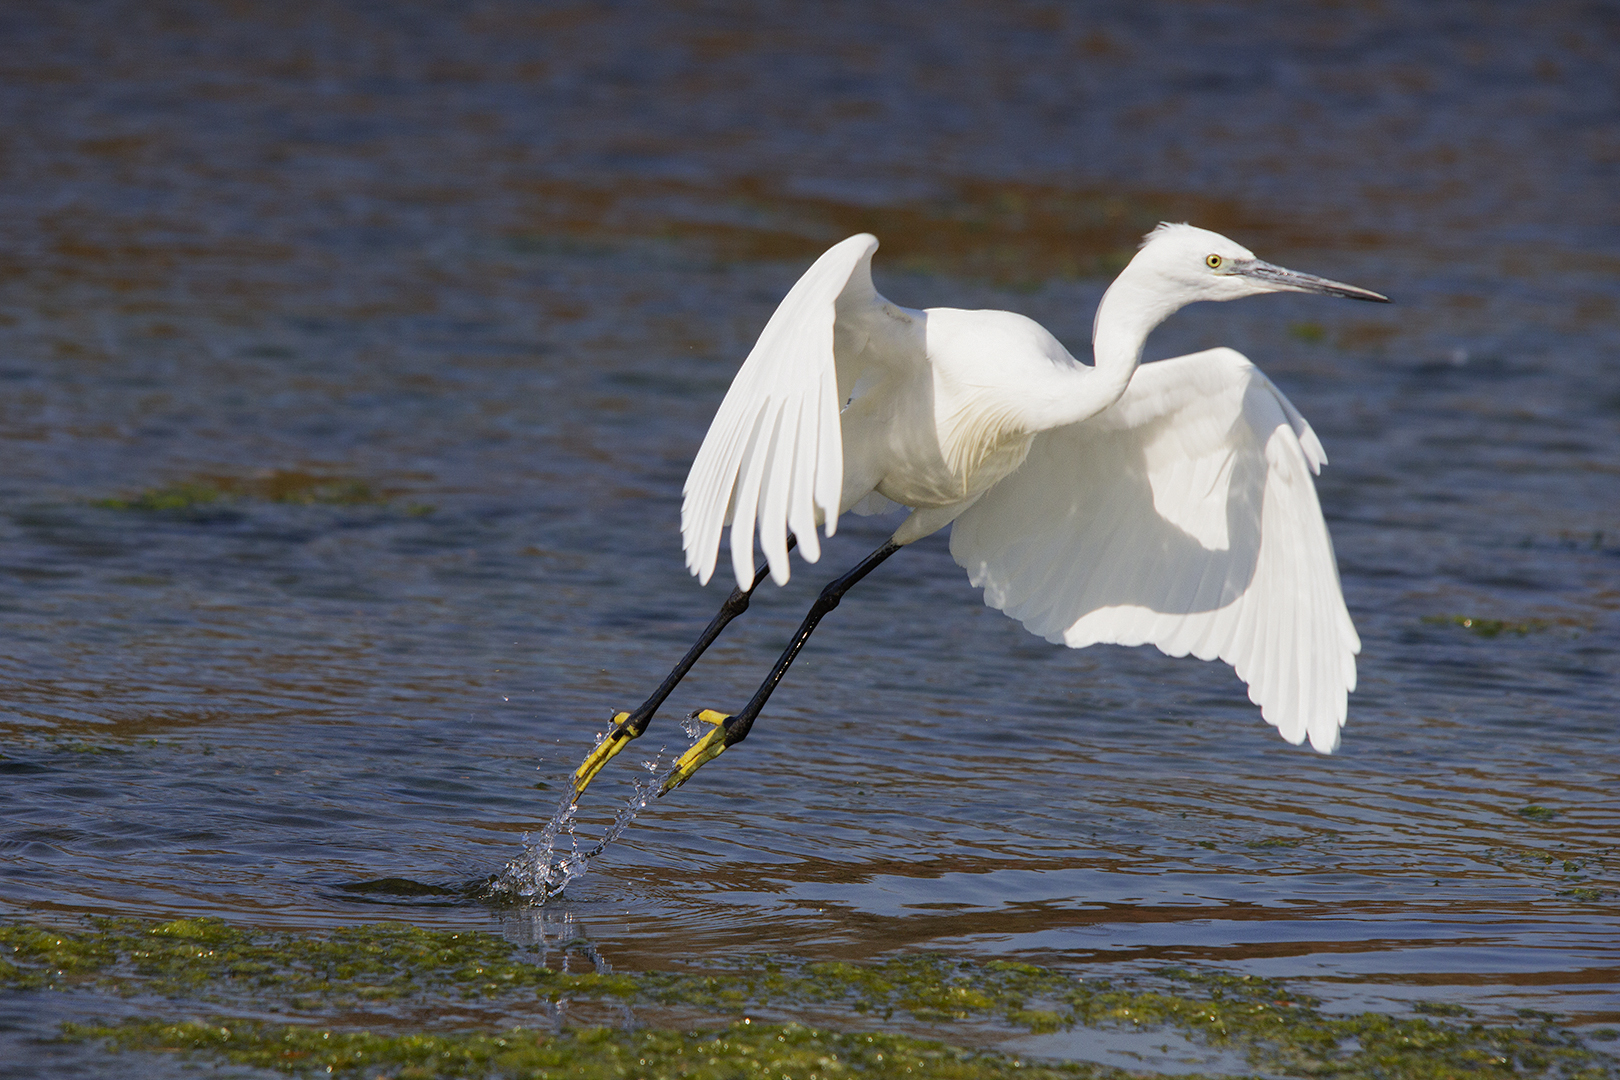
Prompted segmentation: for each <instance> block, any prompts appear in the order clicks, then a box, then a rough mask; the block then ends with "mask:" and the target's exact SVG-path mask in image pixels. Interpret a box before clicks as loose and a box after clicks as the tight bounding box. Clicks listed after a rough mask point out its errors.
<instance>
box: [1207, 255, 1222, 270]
mask: <svg viewBox="0 0 1620 1080" xmlns="http://www.w3.org/2000/svg"><path fill="white" fill-rule="evenodd" d="M1221 261H1222V260H1221V257H1220V256H1219V255H1205V256H1204V265H1205V266H1207V267H1209V268H1210V269H1211V270H1219V269H1220V268H1221Z"/></svg>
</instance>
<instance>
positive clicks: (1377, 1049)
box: [0, 919, 1620, 1080]
mask: <svg viewBox="0 0 1620 1080" xmlns="http://www.w3.org/2000/svg"><path fill="white" fill-rule="evenodd" d="M0 985H3V986H5V987H7V988H10V989H13V990H18V991H24V992H37V993H49V992H51V991H57V990H70V989H72V990H79V991H89V992H100V993H104V994H107V995H109V1005H110V1004H111V1002H112V1000H113V999H114V998H116V1000H117V1001H118V1002H119V1003H120V1007H119V1009H118V1011H119V1012H122V1013H124V1014H126V1019H124V1020H121V1021H119V1022H116V1023H66V1024H64V1025H62V1030H61V1037H63V1038H66V1039H73V1040H81V1041H91V1042H96V1041H99V1042H101V1043H102V1044H104V1045H106V1046H108V1047H111V1048H115V1049H119V1050H137V1051H138V1050H148V1051H171V1052H172V1051H176V1050H178V1051H185V1052H189V1053H191V1054H193V1055H197V1056H199V1057H201V1058H202V1059H205V1060H206V1059H213V1060H216V1061H229V1062H233V1063H236V1064H242V1065H252V1066H260V1067H269V1068H274V1069H278V1070H281V1071H284V1072H287V1073H292V1074H314V1073H321V1074H333V1075H345V1076H355V1077H366V1078H368V1080H369V1078H372V1077H376V1076H389V1077H412V1076H415V1077H438V1076H445V1077H561V1076H570V1077H657V1076H668V1077H690V1078H701V1077H716V1078H718V1077H742V1076H771V1077H838V1076H863V1077H888V1076H895V1077H901V1076H910V1077H924V1076H927V1077H963V1078H968V1077H974V1078H977V1077H998V1076H1011V1075H1015V1074H1016V1075H1018V1076H1022V1077H1045V1076H1053V1077H1057V1076H1065V1077H1101V1076H1110V1077H1114V1076H1128V1075H1133V1076H1141V1075H1149V1074H1144V1073H1126V1072H1123V1071H1121V1070H1118V1069H1114V1068H1111V1067H1108V1066H1105V1065H1099V1064H1092V1063H1085V1062H1069V1063H1061V1062H1038V1061H1031V1060H1028V1059H1026V1058H1021V1057H1017V1056H1013V1055H1009V1054H1005V1053H997V1052H993V1051H987V1050H981V1049H975V1048H973V1047H972V1046H966V1045H953V1043H969V1044H975V1045H977V1046H985V1045H993V1044H994V1043H995V1042H996V1041H998V1039H1010V1038H1013V1037H1015V1036H1018V1035H1020V1034H1028V1033H1030V1032H1053V1031H1059V1030H1063V1029H1069V1028H1076V1027H1086V1028H1092V1029H1097V1030H1099V1031H1104V1030H1144V1029H1145V1030H1156V1031H1165V1032H1174V1033H1176V1034H1178V1035H1180V1036H1181V1037H1183V1038H1185V1039H1186V1040H1188V1041H1189V1042H1190V1043H1192V1044H1196V1045H1199V1046H1204V1047H1209V1048H1213V1049H1225V1050H1228V1051H1231V1052H1233V1053H1235V1054H1236V1058H1235V1060H1239V1061H1242V1062H1245V1063H1246V1067H1247V1068H1248V1069H1251V1070H1254V1071H1255V1072H1257V1073H1264V1074H1267V1075H1272V1076H1313V1077H1346V1078H1348V1077H1381V1078H1405V1077H1410V1078H1414V1080H1415V1078H1427V1077H1434V1078H1439V1077H1457V1076H1469V1077H1482V1078H1494V1077H1522V1076H1549V1077H1569V1078H1588V1077H1590V1078H1599V1077H1611V1078H1612V1077H1616V1076H1620V1070H1617V1068H1616V1063H1615V1061H1614V1060H1613V1059H1612V1058H1610V1057H1608V1056H1606V1055H1603V1054H1599V1053H1595V1052H1593V1051H1592V1050H1591V1049H1590V1048H1588V1047H1586V1046H1584V1045H1583V1044H1582V1042H1581V1041H1580V1040H1579V1039H1578V1038H1577V1037H1576V1036H1575V1035H1573V1034H1572V1033H1570V1032H1568V1031H1565V1030H1563V1029H1561V1028H1559V1027H1558V1026H1556V1025H1555V1024H1553V1023H1551V1022H1549V1021H1548V1020H1546V1019H1542V1018H1537V1019H1531V1020H1527V1021H1525V1022H1522V1023H1496V1024H1488V1023H1480V1022H1476V1021H1474V1020H1472V1019H1470V1018H1467V1017H1466V1016H1461V1015H1458V1016H1447V1017H1437V1016H1411V1017H1396V1016H1389V1015H1385V1014H1381V1013H1363V1014H1360V1015H1354V1016H1333V1015H1328V1014H1324V1013H1322V1012H1321V1011H1319V1009H1318V1008H1317V1004H1316V1003H1315V1002H1314V1001H1312V1000H1310V999H1308V998H1304V997H1301V996H1299V995H1296V994H1294V993H1292V992H1291V991H1290V990H1289V988H1288V987H1287V985H1286V984H1283V983H1279V982H1275V981H1270V980H1264V979H1258V978H1252V977H1246V976H1235V975H1227V974H1220V973H1209V972H1188V971H1181V970H1170V971H1164V972H1160V973H1158V974H1157V975H1156V976H1154V978H1153V979H1151V980H1144V981H1143V982H1142V983H1141V984H1140V985H1120V984H1119V983H1117V982H1116V983H1113V984H1109V983H1104V982H1098V981H1091V980H1085V979H1081V978H1077V977H1074V976H1072V975H1068V974H1064V973H1061V972H1058V971H1054V970H1051V969H1047V968H1040V967H1035V966H1032V965H1026V964H1011V963H975V962H969V961H963V960H953V959H949V958H944V957H940V956H933V955H921V956H918V955H912V956H902V957H896V958H893V959H889V960H885V961H882V962H879V963H875V964H869V965H855V964H843V963H819V964H818V963H798V962H786V961H779V960H769V959H767V960H760V961H758V962H755V963H752V964H749V965H745V966H733V967H729V968H727V969H725V970H721V971H705V972H691V973H684V972H647V973H640V974H627V973H607V972H600V971H591V972H586V973H578V972H568V971H561V970H555V969H552V968H549V967H546V966H544V965H542V964H538V963H534V962H532V961H531V960H529V959H525V956H524V954H523V951H522V950H520V949H519V948H518V947H516V946H514V945H512V944H510V943H508V942H506V941H504V940H503V939H501V938H498V937H495V936H493V935H488V934H481V933H463V934H453V933H445V932H432V931H425V930H420V929H416V928H413V927H410V926H405V925H400V924H377V925H371V926H362V927H356V928H353V929H349V930H342V931H338V932H336V933H333V934H330V935H324V936H323V935H306V934H293V933H264V932H257V931H251V930H244V929H239V928H235V927H231V926H228V925H226V924H224V923H222V922H218V921H216V920H209V919H186V920H179V921H175V922H168V923H157V924H152V923H140V922H135V921H131V920H107V921H97V922H95V923H93V924H92V925H91V926H90V927H87V928H85V929H82V930H75V931H64V930H60V929H55V928H48V927H41V926H29V925H16V924H14V925H9V926H4V927H0ZM131 1004H133V1005H134V1006H135V1010H136V1011H137V1012H141V1013H145V1014H146V1015H139V1016H135V1017H133V1018H127V1014H128V1013H129V1011H130V1006H131ZM592 1009H595V1010H597V1012H596V1014H595V1015H596V1016H597V1017H607V1018H609V1019H610V1020H612V1022H610V1023H606V1024H604V1023H601V1022H600V1020H598V1021H597V1022H593V1023H590V1024H584V1025H581V1024H578V1023H577V1022H576V1021H577V1018H578V1017H580V1016H581V1015H590V1014H591V1010H592ZM200 1012H201V1013H204V1014H206V1015H207V1017H208V1018H207V1019H206V1020H201V1019H198V1015H199V1013H200ZM638 1012H639V1015H638ZM271 1013H273V1014H279V1015H278V1017H277V1019H275V1020H274V1021H271V1020H268V1019H266V1018H265V1017H266V1014H271ZM513 1017H527V1018H528V1019H530V1020H531V1021H534V1020H536V1019H538V1020H539V1023H538V1025H531V1026H517V1027H514V1026H512V1024H511V1020H512V1018H513ZM615 1017H616V1018H617V1019H614V1018H615ZM807 1018H814V1023H813V1026H812V1025H809V1024H806V1023H804V1022H802V1021H803V1020H804V1019H807ZM879 1027H881V1028H883V1030H874V1029H876V1028H879ZM923 1031H925V1032H926V1033H927V1034H928V1035H929V1036H931V1037H927V1038H925V1037H922V1036H921V1035H920V1034H918V1032H923ZM1183 1075H1185V1074H1183Z"/></svg>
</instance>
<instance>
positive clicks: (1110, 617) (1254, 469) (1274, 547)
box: [951, 349, 1361, 753]
mask: <svg viewBox="0 0 1620 1080" xmlns="http://www.w3.org/2000/svg"><path fill="white" fill-rule="evenodd" d="M1325 460H1326V458H1325V456H1324V454H1323V452H1322V447H1321V443H1320V442H1318V441H1317V438H1316V435H1315V433H1313V432H1312V431H1311V429H1310V426H1309V425H1308V424H1306V422H1305V420H1304V418H1303V417H1301V416H1300V415H1299V413H1298V411H1297V410H1295V409H1294V407H1293V405H1292V404H1290V403H1289V401H1288V399H1287V398H1285V397H1284V396H1283V394H1282V392H1281V391H1279V390H1278V389H1277V388H1276V387H1275V386H1274V385H1273V384H1272V383H1271V380H1269V379H1267V378H1266V377H1265V375H1263V374H1262V373H1261V372H1260V371H1259V370H1258V369H1257V368H1255V367H1254V365H1253V364H1251V363H1249V361H1248V360H1247V359H1245V358H1244V357H1243V356H1242V355H1241V354H1239V353H1237V352H1235V351H1233V350H1231V349H1211V350H1208V351H1206V352H1202V353H1196V354H1193V355H1191V356H1183V357H1178V358H1176V359H1173V360H1165V361H1160V362H1157V363H1152V364H1144V365H1143V366H1141V367H1140V368H1138V369H1137V371H1136V372H1135V374H1134V376H1133V377H1132V380H1131V383H1130V385H1129V386H1128V387H1127V389H1126V391H1125V393H1124V395H1123V396H1121V398H1120V399H1119V401H1118V402H1116V403H1115V404H1114V405H1112V406H1110V407H1109V408H1108V409H1105V410H1104V411H1103V412H1101V413H1099V414H1098V415H1097V416H1095V417H1093V418H1092V419H1090V420H1087V421H1085V422H1083V423H1080V424H1074V425H1070V426H1067V427H1062V428H1057V429H1054V430H1051V431H1047V432H1043V433H1041V434H1040V435H1038V436H1037V437H1036V439H1035V442H1034V444H1033V445H1032V446H1031V448H1030V452H1029V456H1028V458H1027V459H1026V460H1025V461H1024V463H1023V465H1022V466H1020V467H1019V469H1018V471H1017V472H1015V473H1013V474H1012V475H1011V476H1009V477H1008V478H1007V479H1005V480H1003V481H1001V483H999V484H997V485H996V486H995V487H993V488H992V489H991V490H990V491H989V492H987V493H986V494H985V495H984V497H983V498H982V499H980V500H979V502H978V503H977V504H976V505H974V506H973V507H972V508H971V509H969V510H968V511H967V512H966V513H964V514H963V515H962V516H961V517H960V518H959V519H957V521H956V523H955V525H954V527H953V531H952V534H951V554H952V555H953V556H954V557H955V558H956V561H957V562H958V563H959V564H960V565H961V566H963V567H964V568H965V569H966V570H967V571H968V577H969V580H970V581H972V583H973V584H974V585H975V586H977V587H980V588H982V589H984V597H985V603H986V604H988V605H989V606H991V607H994V608H998V609H1000V610H1002V611H1004V612H1006V613H1007V614H1008V615H1010V616H1012V617H1013V618H1015V619H1017V620H1018V621H1020V622H1022V623H1023V624H1024V625H1025V626H1026V627H1027V628H1028V629H1029V630H1031V631H1033V632H1034V633H1037V634H1040V635H1041V636H1043V637H1045V638H1047V639H1048V640H1049V641H1053V642H1062V643H1064V644H1067V645H1069V646H1071V647H1074V648H1081V647H1083V646H1086V645H1091V644H1095V643H1098V642H1111V643H1116V644H1121V645H1141V644H1147V643H1152V644H1154V645H1156V646H1158V648H1159V649H1160V650H1162V651H1163V652H1165V653H1167V654H1169V655H1171V656H1185V655H1187V654H1188V653H1191V654H1192V655H1194V656H1197V657H1198V658H1200V659H1203V660H1210V659H1214V658H1216V657H1219V658H1220V659H1222V660H1225V661H1226V662H1227V663H1229V664H1231V665H1232V667H1233V668H1234V670H1235V671H1236V672H1237V674H1238V677H1239V678H1241V679H1243V681H1244V682H1245V683H1247V684H1248V687H1249V698H1250V700H1252V701H1253V702H1254V703H1255V704H1257V705H1259V706H1260V707H1261V713H1262V715H1263V716H1264V717H1265V719H1266V721H1267V722H1268V723H1270V724H1272V725H1274V726H1275V727H1276V728H1277V729H1278V730H1279V732H1280V733H1281V734H1282V736H1283V738H1285V739H1287V740H1288V741H1289V742H1291V743H1295V744H1298V743H1300V742H1302V741H1304V739H1305V738H1307V737H1309V738H1310V741H1311V745H1312V746H1313V747H1314V748H1315V749H1317V750H1319V751H1322V752H1324V753H1327V752H1331V751H1332V750H1333V749H1335V748H1336V747H1337V746H1338V742H1339V728H1340V727H1341V726H1342V725H1343V724H1344V720H1345V714H1346V707H1347V702H1346V696H1347V694H1348V693H1349V692H1350V691H1351V690H1354V689H1355V684H1356V669H1355V655H1356V653H1358V652H1360V649H1361V642H1360V639H1359V638H1358V637H1357V635H1356V631H1355V627H1354V626H1353V625H1352V623H1351V621H1350V616H1349V613H1348V611H1346V609H1345V606H1344V598H1343V595H1342V593H1341V592H1340V588H1339V575H1338V569H1337V566H1336V564H1335V561H1334V557H1333V545H1332V541H1331V539H1330V538H1329V536H1328V532H1327V526H1326V524H1325V523H1324V522H1323V520H1322V512H1321V508H1320V505H1319V504H1318V502H1317V498H1316V488H1315V485H1314V484H1313V482H1312V479H1311V475H1312V473H1314V472H1316V471H1317V470H1318V469H1319V468H1320V466H1321V465H1322V464H1324V463H1325Z"/></svg>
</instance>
